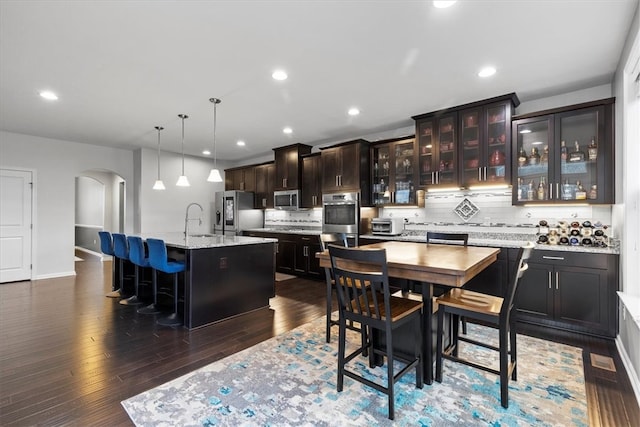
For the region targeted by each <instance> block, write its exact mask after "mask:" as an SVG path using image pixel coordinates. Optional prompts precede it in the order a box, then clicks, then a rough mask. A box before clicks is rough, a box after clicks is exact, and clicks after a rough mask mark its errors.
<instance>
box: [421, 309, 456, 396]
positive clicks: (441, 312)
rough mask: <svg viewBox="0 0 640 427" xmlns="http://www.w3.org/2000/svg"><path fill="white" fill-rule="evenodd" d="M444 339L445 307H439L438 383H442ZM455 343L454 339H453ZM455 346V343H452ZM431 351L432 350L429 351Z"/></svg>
mask: <svg viewBox="0 0 640 427" xmlns="http://www.w3.org/2000/svg"><path fill="white" fill-rule="evenodd" d="M443 338H444V307H442V306H440V307H438V334H437V339H438V343H437V345H436V378H435V379H436V381H437V382H439V383H441V382H442V350H443V349H442V340H443ZM452 341H453V338H452ZM451 344H452V345H453V342H452V343H451ZM427 351H431V349H430V348H429V349H427Z"/></svg>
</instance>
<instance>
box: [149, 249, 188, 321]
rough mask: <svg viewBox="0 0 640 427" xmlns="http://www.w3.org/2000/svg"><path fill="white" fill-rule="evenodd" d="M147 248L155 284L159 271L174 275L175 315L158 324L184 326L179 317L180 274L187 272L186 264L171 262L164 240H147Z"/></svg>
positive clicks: (162, 319)
mask: <svg viewBox="0 0 640 427" xmlns="http://www.w3.org/2000/svg"><path fill="white" fill-rule="evenodd" d="M147 246H148V247H149V263H150V264H151V267H153V281H154V283H155V282H156V280H157V279H156V276H157V274H158V271H161V272H163V273H167V274H173V313H171V314H170V315H169V316H167V317H163V318H161V319H158V324H159V325H164V326H180V325H182V320H181V319H180V317H178V273H180V272H181V271H184V270H185V263H184V262H182V261H169V258H168V256H167V246H166V245H165V243H164V240H160V239H147Z"/></svg>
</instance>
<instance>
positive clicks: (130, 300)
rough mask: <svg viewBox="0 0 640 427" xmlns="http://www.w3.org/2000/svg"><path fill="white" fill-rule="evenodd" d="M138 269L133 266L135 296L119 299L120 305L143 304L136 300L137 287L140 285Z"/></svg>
mask: <svg viewBox="0 0 640 427" xmlns="http://www.w3.org/2000/svg"><path fill="white" fill-rule="evenodd" d="M139 274H140V272H139V267H138V265H136V266H135V279H134V280H135V282H134V284H135V295H132V296H130V297H129V298H125V299H121V300H120V301H119V302H120V304H122V305H142V304H144V303H143V302H142V301H140V300H139V299H138V286H139V285H140V277H139Z"/></svg>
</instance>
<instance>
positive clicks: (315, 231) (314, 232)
mask: <svg viewBox="0 0 640 427" xmlns="http://www.w3.org/2000/svg"><path fill="white" fill-rule="evenodd" d="M244 231H260V232H263V233H287V234H302V235H307V236H319V235H321V234H322V229H320V228H317V227H315V228H297V227H296V228H288V227H267V228H248V229H246V230H244Z"/></svg>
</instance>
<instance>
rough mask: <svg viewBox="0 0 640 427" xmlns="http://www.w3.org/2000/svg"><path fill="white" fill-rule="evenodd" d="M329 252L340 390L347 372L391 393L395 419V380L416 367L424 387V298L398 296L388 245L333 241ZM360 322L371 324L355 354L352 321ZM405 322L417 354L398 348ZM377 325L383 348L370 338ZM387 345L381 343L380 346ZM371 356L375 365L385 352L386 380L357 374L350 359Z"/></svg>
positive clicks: (418, 383) (364, 325)
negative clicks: (335, 298) (350, 244)
mask: <svg viewBox="0 0 640 427" xmlns="http://www.w3.org/2000/svg"><path fill="white" fill-rule="evenodd" d="M329 257H330V260H331V268H332V270H333V274H334V279H335V284H336V294H337V296H338V306H339V318H338V328H339V337H338V381H337V389H338V392H341V391H342V390H343V387H344V377H345V375H346V376H347V377H349V378H352V379H354V380H356V381H358V382H361V383H363V384H365V385H367V386H369V387H372V388H374V389H376V390H378V391H380V392H382V393H385V394H386V395H387V396H388V400H389V407H388V411H389V412H388V414H389V419H391V420H393V419H394V403H395V393H394V385H395V383H396V382H397V381H398V380H399V379H400V378H401V377H402V376H403V375H404V374H406V373H408V372H410V371H411V370H412V369H414V368H415V371H416V387H417V388H422V386H423V378H422V321H421V318H422V306H423V304H422V302H421V301H415V300H412V299H408V298H401V297H395V296H392V295H391V294H390V291H389V274H388V270H387V256H386V251H385V250H384V249H369V250H367V249H359V248H344V247H339V246H334V245H329ZM348 321H354V322H358V323H360V325H361V327H362V328H367V329H371V332H370V333H369V334H367V339H366V342H362V341H361V343H360V346H359V347H358V348H356V349H355V350H354V351H352V352H351V353H350V354H348V355H347V354H345V353H346V345H347V334H346V332H347V322H348ZM403 326H406V327H407V328H410V330H411V332H412V333H413V338H414V349H413V354H412V355H408V354H401V353H400V352H398V351H394V347H393V335H394V332H395V331H396V330H398V329H399V328H401V327H403ZM373 330H377V331H379V333H381V334H384V338H383V340H382V342H383V343H384V348H374V346H373V342H372V340H371V337H372V336H373ZM376 347H382V346H376ZM365 349H366V350H367V353H368V355H369V365H370V366H371V367H372V368H373V366H374V365H375V363H374V357H375V356H378V357H380V356H382V357H386V362H387V382H386V385H383V384H380V383H377V382H374V381H372V380H371V379H370V375H368V374H367V373H363V374H358V373H357V372H356V371H355V370H353V369H352V368H347V366H346V365H347V364H348V363H349V362H350V361H351V360H353V359H354V358H356V357H357V356H359V355H361V354H362V355H363V356H364V354H363V353H364V352H365ZM396 360H397V361H400V362H401V363H404V367H403V368H402V369H400V370H399V372H397V373H395V371H394V361H396Z"/></svg>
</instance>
